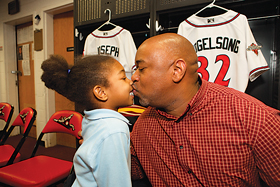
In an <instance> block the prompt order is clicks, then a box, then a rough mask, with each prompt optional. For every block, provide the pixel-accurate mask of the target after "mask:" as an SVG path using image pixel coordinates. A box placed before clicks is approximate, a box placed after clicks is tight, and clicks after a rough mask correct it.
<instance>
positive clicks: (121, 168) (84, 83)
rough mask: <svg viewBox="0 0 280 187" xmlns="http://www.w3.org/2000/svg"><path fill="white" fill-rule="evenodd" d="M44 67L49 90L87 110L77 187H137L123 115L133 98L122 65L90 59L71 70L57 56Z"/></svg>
mask: <svg viewBox="0 0 280 187" xmlns="http://www.w3.org/2000/svg"><path fill="white" fill-rule="evenodd" d="M41 67H42V69H43V71H44V72H43V75H42V77H41V78H42V81H43V82H45V85H46V87H48V88H50V89H53V90H55V91H57V92H58V93H60V94H62V95H63V96H65V97H66V98H68V99H69V100H71V101H74V102H75V103H76V104H78V105H79V106H83V107H84V109H85V110H84V113H85V116H84V119H83V122H82V137H83V143H82V145H81V146H80V147H79V149H78V150H77V152H76V154H75V156H74V168H75V173H76V180H75V182H74V183H73V186H82V187H85V186H100V187H106V186H114V187H118V186H119V187H126V186H131V177H130V136H129V130H128V123H129V121H128V120H127V119H126V118H125V117H124V116H122V115H121V114H120V113H118V112H117V110H118V108H119V107H123V106H127V105H132V104H133V94H132V81H131V80H129V79H127V78H126V75H125V71H124V68H123V67H122V65H121V64H120V63H119V62H118V61H117V60H115V59H114V58H112V57H109V56H86V57H84V58H82V59H81V60H79V61H78V62H77V63H76V64H75V65H74V66H73V67H71V68H70V69H69V67H68V63H67V62H66V60H65V59H64V58H63V57H61V56H57V55H53V56H51V57H50V58H49V59H47V60H45V61H44V62H43V64H42V66H41Z"/></svg>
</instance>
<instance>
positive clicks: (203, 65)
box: [197, 55, 230, 86]
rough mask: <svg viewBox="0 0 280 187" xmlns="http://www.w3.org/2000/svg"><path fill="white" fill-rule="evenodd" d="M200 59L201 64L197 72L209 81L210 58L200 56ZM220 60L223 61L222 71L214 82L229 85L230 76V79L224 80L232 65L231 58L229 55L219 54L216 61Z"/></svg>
mask: <svg viewBox="0 0 280 187" xmlns="http://www.w3.org/2000/svg"><path fill="white" fill-rule="evenodd" d="M198 61H199V62H200V64H201V65H200V67H199V68H198V70H197V72H198V73H199V74H200V75H201V77H202V78H203V79H204V80H207V81H209V72H208V70H207V67H208V65H209V62H208V59H207V58H206V57H205V56H199V57H198ZM218 61H222V67H221V68H220V71H219V73H218V75H217V76H216V78H215V81H214V83H217V84H220V85H223V86H228V85H229V82H230V78H229V79H228V80H224V78H225V76H226V74H227V72H228V69H229V67H230V59H229V57H228V56H227V55H218V56H217V57H216V60H215V63H217V62H218Z"/></svg>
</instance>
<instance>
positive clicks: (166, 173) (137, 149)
mask: <svg viewBox="0 0 280 187" xmlns="http://www.w3.org/2000/svg"><path fill="white" fill-rule="evenodd" d="M131 142H132V146H131V153H132V166H131V169H132V179H139V178H141V177H142V176H143V174H142V173H141V168H140V167H139V163H137V162H138V161H140V164H141V166H142V167H143V169H144V171H145V173H146V175H147V177H148V178H149V180H150V182H151V184H152V185H153V186H156V187H157V186H176V187H177V186H260V180H259V177H261V178H262V179H263V180H264V181H265V182H266V183H267V184H268V185H270V186H278V187H279V186H280V149H279V148H280V111H278V110H275V109H273V108H270V107H268V106H266V105H265V104H263V103H261V102H260V101H258V100H256V99H255V98H253V97H251V96H249V95H246V94H244V93H242V92H239V91H236V90H234V89H231V88H226V87H223V86H219V85H216V84H214V83H209V82H207V81H204V80H203V81H202V85H201V87H200V89H199V91H198V92H197V94H196V95H195V96H194V97H193V98H192V100H191V101H190V103H189V105H188V107H187V109H186V111H185V112H184V113H183V114H182V116H181V117H179V118H176V117H174V116H172V115H169V114H167V113H165V112H163V111H160V110H157V109H155V108H153V107H148V108H147V109H146V111H145V112H144V113H143V114H142V115H141V116H140V117H139V119H138V121H137V122H136V123H135V126H134V127H133V131H132V133H131ZM136 156H137V157H136Z"/></svg>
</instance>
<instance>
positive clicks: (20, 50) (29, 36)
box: [12, 21, 37, 138]
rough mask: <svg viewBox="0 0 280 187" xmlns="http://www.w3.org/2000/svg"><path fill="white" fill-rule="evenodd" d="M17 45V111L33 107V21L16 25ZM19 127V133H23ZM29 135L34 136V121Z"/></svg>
mask: <svg viewBox="0 0 280 187" xmlns="http://www.w3.org/2000/svg"><path fill="white" fill-rule="evenodd" d="M16 36H17V37H16V43H17V45H16V47H17V50H16V51H17V71H12V73H16V74H17V80H16V83H15V84H16V85H17V86H18V100H19V111H21V110H22V109H24V108H26V107H32V108H34V109H36V108H35V107H36V106H35V85H34V55H33V51H34V50H33V46H34V45H33V40H34V37H33V23H32V21H31V22H27V23H24V24H20V25H17V26H16ZM23 130H24V129H23V128H21V133H23ZM29 136H30V137H33V138H36V137H37V136H36V121H35V122H34V124H33V126H32V127H31V130H30V132H29Z"/></svg>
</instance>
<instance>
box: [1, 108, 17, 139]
mask: <svg viewBox="0 0 280 187" xmlns="http://www.w3.org/2000/svg"><path fill="white" fill-rule="evenodd" d="M13 113H14V106H13V105H10V104H9V103H0V120H3V121H5V122H6V124H5V126H4V128H3V129H2V130H1V132H0V140H1V139H2V137H3V135H5V134H6V132H7V129H8V127H9V124H10V121H11V119H12V116H13Z"/></svg>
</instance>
